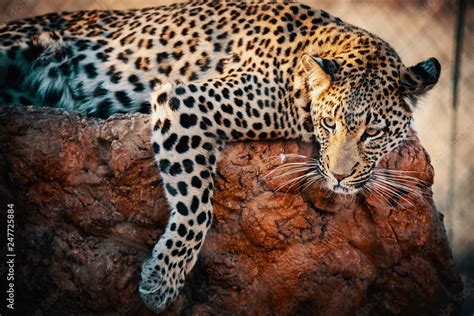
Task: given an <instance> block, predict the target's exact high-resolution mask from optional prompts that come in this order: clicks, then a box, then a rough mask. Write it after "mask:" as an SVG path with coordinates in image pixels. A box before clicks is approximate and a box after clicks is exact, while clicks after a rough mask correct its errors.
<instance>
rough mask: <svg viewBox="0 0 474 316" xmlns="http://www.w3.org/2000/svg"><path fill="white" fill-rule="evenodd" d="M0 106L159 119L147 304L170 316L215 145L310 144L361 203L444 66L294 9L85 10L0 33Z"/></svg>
mask: <svg viewBox="0 0 474 316" xmlns="http://www.w3.org/2000/svg"><path fill="white" fill-rule="evenodd" d="M0 70H1V74H2V77H1V78H0V98H1V100H3V103H19V104H35V105H45V106H52V107H63V108H66V109H72V110H78V111H80V112H82V113H84V114H87V115H92V116H96V117H100V118H106V117H108V116H110V115H112V114H114V113H133V112H144V113H149V112H151V113H152V128H153V134H152V135H153V136H152V146H153V150H154V153H155V157H156V161H157V163H158V166H159V169H160V171H161V176H162V178H163V183H164V188H165V191H166V195H167V199H168V202H169V206H170V208H171V217H170V220H169V223H168V225H167V227H166V231H165V233H164V234H163V236H162V237H161V239H160V240H159V241H158V243H157V244H156V246H155V247H154V249H153V251H152V255H151V257H150V258H149V259H148V260H146V262H145V263H144V265H143V270H142V281H141V285H140V293H141V296H142V298H143V300H144V301H145V303H146V304H147V305H148V306H149V307H151V308H152V309H154V310H156V311H159V310H163V309H164V308H165V307H166V306H167V305H168V304H169V303H170V302H172V301H173V300H174V299H175V298H176V296H177V295H178V293H179V291H180V289H181V288H182V286H183V284H184V280H185V276H186V274H187V273H188V272H189V271H190V270H191V269H192V267H193V266H194V263H195V262H196V259H197V255H198V253H199V250H200V249H201V246H202V243H203V242H204V239H205V237H206V232H207V230H208V228H209V226H210V224H211V219H212V204H211V200H212V195H213V189H214V187H213V186H214V183H213V178H214V174H215V168H216V161H217V157H218V151H219V148H220V147H221V146H222V144H223V143H225V142H230V141H236V140H243V139H255V140H256V139H295V138H298V139H301V140H303V141H311V140H315V141H317V142H319V144H320V146H321V150H320V154H319V156H318V157H319V158H318V159H319V165H318V167H317V172H319V173H320V174H321V176H323V177H324V179H325V180H324V181H325V182H326V184H327V185H328V186H329V187H330V188H331V189H333V190H334V191H337V192H344V193H353V192H355V191H357V190H358V189H359V188H360V187H362V186H363V185H364V184H365V183H366V182H367V181H368V179H369V178H370V176H371V171H372V168H373V167H374V165H375V163H376V162H377V161H378V160H379V159H380V158H381V156H382V155H384V154H385V153H387V152H390V151H391V150H393V149H394V148H395V147H396V146H397V145H398V144H399V143H400V142H401V141H402V140H403V139H404V138H405V136H406V132H407V128H408V126H409V124H410V120H411V118H412V107H413V101H414V100H415V99H416V97H417V96H418V95H420V94H421V93H423V92H425V91H427V90H428V89H429V88H430V87H431V86H433V85H434V84H435V83H436V82H437V80H438V77H439V73H440V67H439V63H438V62H437V61H436V60H435V59H428V60H426V61H424V62H421V63H419V64H418V65H416V66H413V67H409V68H407V67H405V66H404V65H403V63H402V62H401V60H400V58H399V57H398V55H397V54H396V53H395V51H394V50H393V49H392V48H391V47H390V46H389V45H388V44H387V43H386V42H384V41H383V40H381V39H380V38H378V37H376V36H374V35H372V34H370V33H368V32H367V31H364V30H362V29H360V28H357V27H355V26H352V25H349V24H347V23H344V22H342V21H341V20H340V19H338V18H335V17H332V16H330V15H329V14H327V13H326V12H324V11H316V10H313V9H311V8H310V7H307V6H304V5H300V4H295V3H289V4H278V3H263V2H262V3H231V2H213V1H191V2H187V3H182V4H173V5H169V6H162V7H157V8H146V9H140V10H128V11H82V12H75V13H61V14H48V15H44V16H40V17H34V18H29V19H24V20H21V21H13V22H10V23H8V24H6V25H3V26H1V28H0Z"/></svg>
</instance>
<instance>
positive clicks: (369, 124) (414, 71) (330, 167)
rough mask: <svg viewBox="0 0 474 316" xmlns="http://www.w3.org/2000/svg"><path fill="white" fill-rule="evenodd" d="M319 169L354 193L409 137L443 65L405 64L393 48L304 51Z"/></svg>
mask: <svg viewBox="0 0 474 316" xmlns="http://www.w3.org/2000/svg"><path fill="white" fill-rule="evenodd" d="M301 62H302V65H303V68H304V71H305V73H306V78H307V80H306V85H307V91H308V93H309V99H310V101H311V119H312V123H313V126H314V134H315V138H316V140H317V142H318V143H319V145H320V151H319V155H318V157H317V159H318V169H319V172H320V174H321V176H322V178H323V179H324V182H325V183H326V184H327V186H328V187H329V189H331V190H333V191H335V192H339V193H349V194H351V193H355V192H357V191H359V190H360V189H361V188H363V187H364V185H365V184H366V183H367V181H368V180H369V179H370V178H371V176H372V174H373V172H374V167H375V166H376V164H377V162H378V161H379V160H380V159H381V158H382V157H383V156H384V155H385V154H387V153H389V152H391V151H393V150H394V149H395V148H396V147H397V146H398V145H399V144H400V143H401V142H402V141H403V140H404V139H405V138H406V137H407V132H408V128H409V126H410V123H411V121H412V116H413V110H414V106H415V104H416V99H417V98H418V97H419V96H421V95H422V94H423V93H425V92H426V91H428V90H429V89H430V88H431V87H433V86H434V85H435V84H436V82H437V81H438V78H439V75H440V70H441V67H440V64H439V62H438V61H437V60H436V59H435V58H430V59H427V60H425V61H422V62H420V63H418V64H417V65H415V66H411V67H405V66H404V65H403V64H402V62H401V61H400V58H399V57H398V55H396V54H395V53H394V52H393V50H389V51H384V50H377V49H375V50H371V51H369V52H365V53H364V54H355V53H349V54H346V55H342V56H337V57H333V58H320V57H317V56H312V55H303V56H302V59H301Z"/></svg>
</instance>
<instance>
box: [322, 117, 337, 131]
mask: <svg viewBox="0 0 474 316" xmlns="http://www.w3.org/2000/svg"><path fill="white" fill-rule="evenodd" d="M321 125H322V126H323V127H324V128H325V129H327V130H328V131H330V132H332V131H333V130H334V129H335V128H336V122H335V121H334V120H333V119H332V118H330V117H323V119H322V120H321Z"/></svg>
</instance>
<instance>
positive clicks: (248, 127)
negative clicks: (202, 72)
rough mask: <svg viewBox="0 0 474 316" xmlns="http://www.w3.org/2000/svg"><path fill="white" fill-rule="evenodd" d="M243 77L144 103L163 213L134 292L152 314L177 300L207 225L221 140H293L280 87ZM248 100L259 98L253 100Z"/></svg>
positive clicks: (164, 89) (180, 88) (179, 88)
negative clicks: (166, 215)
mask: <svg viewBox="0 0 474 316" xmlns="http://www.w3.org/2000/svg"><path fill="white" fill-rule="evenodd" d="M269 82H271V81H269V80H262V82H260V81H259V80H258V76H257V75H253V74H251V73H248V72H246V73H240V74H239V73H234V74H233V75H227V76H223V77H221V78H215V79H212V80H208V81H205V82H200V83H189V84H179V85H174V84H165V85H162V86H161V87H160V88H159V89H158V90H157V91H155V93H154V96H153V97H152V110H153V114H152V124H153V137H152V142H153V148H154V152H155V158H156V160H157V162H158V166H159V168H160V171H161V177H162V179H163V185H164V188H165V192H166V197H167V199H168V203H169V207H170V209H171V216H170V220H169V222H168V225H167V227H166V230H165V232H164V234H163V236H162V237H161V239H160V240H159V241H158V243H157V244H156V246H155V247H154V249H153V252H152V255H151V257H150V258H149V259H148V260H146V262H145V263H144V265H143V271H142V282H141V285H140V293H141V296H142V298H143V300H144V301H145V302H146V304H147V305H148V306H149V307H151V308H152V309H154V310H156V311H159V310H162V309H164V308H165V307H166V306H167V305H168V304H169V303H170V302H171V301H173V300H174V299H175V298H176V296H177V295H178V294H179V291H180V289H181V288H182V286H183V285H184V280H185V275H186V274H187V273H188V272H189V271H190V270H191V269H192V267H193V266H194V263H195V262H196V259H197V255H198V253H199V250H200V248H201V246H202V243H203V242H204V239H205V236H206V232H207V230H208V228H209V226H210V224H211V219H212V205H211V198H212V195H213V187H214V183H213V179H214V173H215V169H216V162H217V161H216V160H217V158H216V155H217V151H218V147H219V145H220V144H221V143H222V142H230V141H235V140H241V139H269V138H291V137H297V136H298V135H300V134H301V126H299V125H295V124H294V122H293V120H291V119H290V117H291V116H290V115H288V113H290V112H293V113H294V112H295V109H294V108H290V107H289V105H288V104H290V102H285V103H283V102H281V103H278V100H282V97H281V95H280V93H281V89H277V88H276V87H274V86H270V83H269ZM256 96H259V97H258V98H257V97H256Z"/></svg>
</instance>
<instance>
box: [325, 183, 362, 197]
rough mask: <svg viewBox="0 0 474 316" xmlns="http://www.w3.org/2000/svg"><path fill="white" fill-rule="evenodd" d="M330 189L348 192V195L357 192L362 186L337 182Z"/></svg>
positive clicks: (337, 191)
mask: <svg viewBox="0 0 474 316" xmlns="http://www.w3.org/2000/svg"><path fill="white" fill-rule="evenodd" d="M330 189H331V191H333V192H334V193H338V194H347V195H352V194H356V193H358V192H359V191H360V190H361V189H360V188H350V187H346V186H344V185H341V184H335V185H334V184H333V185H331V187H330Z"/></svg>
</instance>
